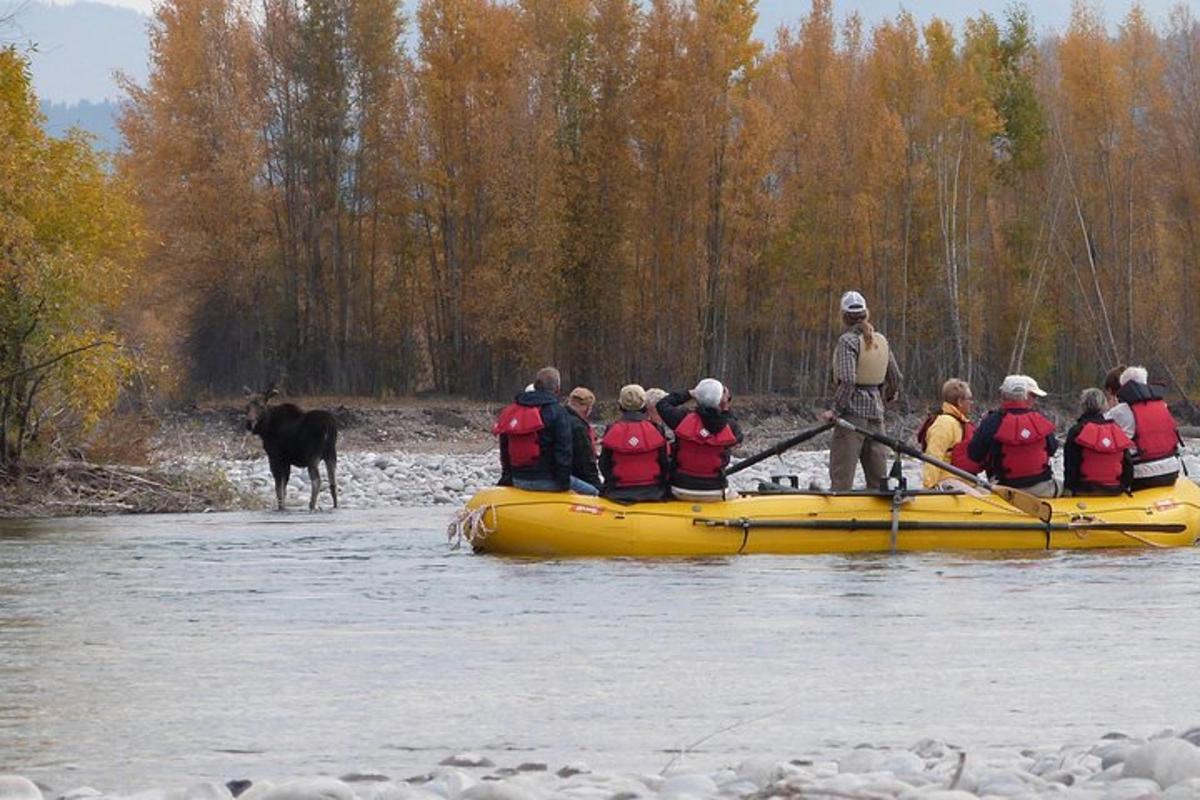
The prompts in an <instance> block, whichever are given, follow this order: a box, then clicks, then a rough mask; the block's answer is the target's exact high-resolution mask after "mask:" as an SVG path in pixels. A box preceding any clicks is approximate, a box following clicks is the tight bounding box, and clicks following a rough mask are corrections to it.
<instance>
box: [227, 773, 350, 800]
mask: <svg viewBox="0 0 1200 800" xmlns="http://www.w3.org/2000/svg"><path fill="white" fill-rule="evenodd" d="M245 796H246V795H242V797H243V798H245ZM261 800H356V798H355V797H354V791H353V790H352V789H351V788H350V787H349V786H347V785H346V784H344V783H342V782H341V781H339V780H338V779H336V778H301V779H299V780H293V781H287V782H285V783H281V784H279V785H278V786H275V787H273V788H271V789H270V790H269V791H267V792H265V793H263V795H262V796H261Z"/></svg>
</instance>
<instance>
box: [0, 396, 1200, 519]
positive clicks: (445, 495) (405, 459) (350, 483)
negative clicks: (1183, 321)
mask: <svg viewBox="0 0 1200 800" xmlns="http://www.w3.org/2000/svg"><path fill="white" fill-rule="evenodd" d="M297 402H298V404H299V405H301V407H303V408H319V407H325V408H328V409H329V410H330V411H331V412H332V413H333V414H334V416H335V417H336V418H337V420H338V425H339V434H338V492H339V501H340V502H339V505H341V506H344V507H347V508H380V507H392V506H416V505H435V506H441V505H445V506H455V505H460V504H462V503H463V502H465V501H466V499H467V498H469V497H470V496H471V494H473V493H474V492H475V491H477V490H478V489H480V488H483V487H485V486H490V485H493V484H494V483H495V481H496V479H497V478H498V476H499V471H500V469H499V456H498V450H497V447H496V443H495V439H494V438H493V437H492V435H491V424H492V420H493V419H494V416H495V414H496V413H497V411H498V410H499V408H500V404H499V403H483V402H468V401H451V400H433V401H417V400H410V401H402V402H398V403H383V402H375V401H363V402H351V401H348V400H344V399H342V400H338V399H333V400H328V401H326V402H324V403H322V402H321V401H320V400H307V401H306V400H305V399H304V398H300V399H299V400H298V401H297ZM735 410H736V411H737V413H738V416H739V420H740V421H741V423H742V426H743V431H744V433H745V441H744V442H743V444H742V446H741V447H739V448H738V449H737V450H736V451H735V460H736V459H739V458H745V457H747V456H749V455H752V454H754V453H757V452H760V451H762V450H764V449H766V448H767V447H770V446H771V445H772V444H774V443H776V442H778V441H780V440H782V439H785V438H787V437H789V436H791V435H793V434H794V433H796V432H797V431H800V430H804V429H805V428H809V427H812V426H814V425H816V424H819V423H818V414H819V413H820V411H821V406H820V405H819V404H816V403H812V402H806V401H799V400H791V399H787V398H775V397H761V398H754V397H751V398H745V399H742V400H740V401H739V402H738V403H737V404H736V405H735ZM242 411H243V408H242V406H240V405H238V404H235V403H232V402H223V403H211V404H203V405H199V406H194V407H192V408H190V409H186V410H171V411H167V412H164V413H162V414H160V415H159V416H158V417H156V418H154V419H153V420H151V421H149V422H147V423H145V424H146V425H151V426H152V427H153V430H151V431H148V432H147V433H146V436H145V441H146V443H145V452H144V458H143V459H142V463H134V464H114V463H92V462H90V461H88V460H86V458H85V459H77V460H68V459H59V460H55V461H51V462H48V463H42V464H33V465H30V466H27V467H25V468H24V469H23V470H22V471H21V474H20V475H19V476H18V477H17V478H16V479H15V480H13V479H9V480H7V481H5V482H3V483H0V518H7V519H38V518H54V517H69V516H80V515H92V514H98V515H110V514H142V513H186V512H207V511H249V510H265V509H270V508H273V507H274V488H273V481H272V478H271V474H270V469H269V467H268V465H267V460H266V454H265V453H264V452H263V449H262V443H261V440H260V439H259V438H258V437H257V436H254V435H252V434H250V433H249V432H247V431H246V430H245V427H244V421H243V416H242ZM1047 412H1048V416H1050V417H1051V418H1052V419H1054V420H1055V422H1056V423H1057V424H1058V426H1059V427H1060V428H1062V429H1065V427H1066V425H1067V424H1069V420H1070V417H1068V416H1067V415H1066V414H1065V413H1064V412H1062V411H1061V410H1057V409H1054V408H1049V409H1047ZM616 417H617V409H616V404H615V403H614V402H612V401H601V402H600V403H598V404H597V408H596V411H595V412H594V413H593V421H594V422H595V423H596V424H598V425H603V424H605V423H606V422H609V421H612V420H613V419H615V418H616ZM923 419H924V412H923V411H921V412H918V413H905V414H896V415H889V419H888V421H887V428H888V430H889V431H890V432H892V433H893V434H894V435H899V436H900V437H902V438H904V439H906V440H912V438H913V431H915V430H916V428H917V427H918V426H919V425H920V424H921V421H922V420H923ZM1181 430H1183V431H1184V432H1185V433H1187V434H1197V435H1200V428H1189V427H1186V426H1185V427H1182V428H1181ZM830 435H831V434H829V433H824V434H821V435H820V436H817V437H815V438H814V439H813V440H811V441H810V442H806V443H805V444H804V445H802V446H800V447H798V448H796V449H795V450H792V451H789V452H787V453H785V454H784V455H783V456H782V457H776V458H772V459H768V460H766V461H764V462H762V463H761V464H759V465H757V466H755V467H752V468H750V469H748V470H745V471H743V472H741V473H739V474H737V475H736V476H733V477H732V478H731V485H732V486H733V487H734V488H738V489H753V488H756V487H757V485H758V482H759V481H760V480H768V479H769V478H770V476H771V475H774V474H795V475H797V476H798V477H799V479H800V484H801V485H802V486H808V487H812V488H827V487H828V474H827V463H828V442H829V438H830ZM1185 445H1186V446H1185V454H1186V455H1185V460H1186V463H1187V465H1188V467H1189V470H1190V471H1191V474H1193V475H1197V476H1200V441H1196V440H1189V441H1187V442H1185ZM84 455H85V456H86V451H85V452H84ZM1055 467H1056V472H1057V473H1058V474H1059V475H1061V471H1062V467H1061V450H1060V455H1059V456H1057V457H1056V459H1055ZM920 470H921V465H920V464H919V463H918V462H916V461H915V460H913V459H907V460H906V461H905V474H906V476H907V477H908V480H909V484H910V485H919V483H920ZM321 479H322V484H323V485H322V489H321V493H320V495H319V498H318V505H319V507H321V508H325V509H328V508H332V498H331V496H330V494H329V491H328V486H327V479H326V475H325V470H324V467H322V468H321ZM308 494H309V483H308V475H307V472H306V470H304V469H298V468H293V469H292V475H291V480H290V481H289V483H288V494H287V501H286V502H287V508H288V510H295V511H300V510H303V511H307V504H308Z"/></svg>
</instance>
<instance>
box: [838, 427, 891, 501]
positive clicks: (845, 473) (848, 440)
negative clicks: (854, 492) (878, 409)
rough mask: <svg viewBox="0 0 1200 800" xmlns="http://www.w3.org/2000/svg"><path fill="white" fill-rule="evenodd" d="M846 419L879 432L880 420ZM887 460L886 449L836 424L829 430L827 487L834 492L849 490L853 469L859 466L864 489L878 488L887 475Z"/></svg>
mask: <svg viewBox="0 0 1200 800" xmlns="http://www.w3.org/2000/svg"><path fill="white" fill-rule="evenodd" d="M846 420H847V421H848V422H853V423H854V424H855V425H857V426H858V427H860V428H867V429H869V430H873V431H878V432H879V433H883V422H882V421H880V420H877V419H863V418H862V417H850V416H847V417H846ZM887 459H888V449H887V447H885V446H884V445H882V444H880V443H879V442H877V441H875V440H874V439H871V438H869V437H867V436H863V435H862V434H861V433H857V432H855V431H851V430H847V429H845V428H843V427H841V426H840V425H839V426H838V427H836V428H834V429H833V442H832V443H831V444H830V445H829V488H830V489H832V490H833V491H835V492H846V491H849V490H850V489H851V487H853V486H854V468H855V467H856V466H857V465H858V464H860V463H861V464H862V468H863V475H864V476H865V477H866V479H867V488H868V489H878V488H879V482H880V481H882V480H883V478H884V477H885V476H886V475H887Z"/></svg>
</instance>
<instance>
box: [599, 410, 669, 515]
mask: <svg viewBox="0 0 1200 800" xmlns="http://www.w3.org/2000/svg"><path fill="white" fill-rule="evenodd" d="M621 419H622V420H624V421H626V422H644V421H645V420H646V414H645V412H642V411H623V412H621ZM654 427H655V428H658V432H659V433H661V434H662V435H663V438H664V439H666V435H667V434H666V432H665V431H663V429H662V426H661V425H655V426H654ZM668 449H669V448H668V445H667V444H666V443H665V442H664V443H663V446H662V447H660V448H658V470H659V474H660V475H662V480H661V481H659V485H657V486H624V487H618V486H617V481H616V478H615V477H614V476H613V454H612V450H609V449H608V448H607V447H601V448H600V472H601V473H602V474H603V475H604V490H603V491H601V492H600V494H602V495H604V496H605V497H607V498H608V499H610V500H615V501H617V502H618V503H637V502H642V501H647V500H662V499H663V498H664V497H666V494H667V476H668V475H670V474H671V460H670V458H669V457H668V455H667V450H668Z"/></svg>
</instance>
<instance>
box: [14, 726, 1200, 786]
mask: <svg viewBox="0 0 1200 800" xmlns="http://www.w3.org/2000/svg"><path fill="white" fill-rule="evenodd" d="M1196 742H1200V728H1196V727H1193V728H1186V729H1180V730H1166V731H1162V732H1160V733H1157V734H1155V735H1154V736H1151V737H1149V738H1136V737H1130V736H1127V735H1125V734H1123V733H1108V734H1105V735H1104V736H1102V737H1101V738H1100V739H1099V740H1097V741H1094V742H1090V743H1084V744H1066V745H1057V746H1051V747H1029V748H1026V749H1021V750H1017V751H1008V752H998V753H986V754H984V753H973V752H966V751H964V750H961V749H959V748H957V747H955V746H954V745H953V744H949V743H945V742H939V741H935V740H931V739H923V740H921V741H919V742H917V743H916V744H914V745H913V746H912V747H910V748H907V749H878V748H875V747H872V746H870V745H860V746H858V747H856V748H854V749H852V750H849V751H845V752H842V753H840V754H835V756H834V757H833V758H829V757H824V758H815V757H806V756H804V755H802V754H800V755H798V757H796V758H793V759H790V760H786V761H777V760H775V759H771V758H767V757H756V758H749V759H746V760H744V761H742V762H741V763H738V764H736V765H730V766H727V767H723V768H720V769H717V770H713V771H694V770H690V769H688V768H687V767H686V760H687V759H686V756H685V754H681V755H683V756H684V757H682V758H676V759H672V761H671V763H669V764H668V765H667V766H666V767H665V768H664V769H663V771H662V772H661V773H657V774H619V773H611V772H601V771H593V770H591V769H589V768H588V766H587V765H586V764H583V763H580V762H576V763H570V764H565V765H561V766H559V765H548V764H543V763H522V764H515V765H511V766H510V765H499V766H498V765H497V764H495V763H493V762H492V761H491V760H489V759H487V758H484V757H482V756H479V755H475V754H471V753H461V754H458V755H454V756H450V757H448V758H446V759H444V760H443V761H442V762H441V764H439V765H438V766H437V767H435V768H433V769H431V770H430V771H428V772H425V773H422V774H419V775H414V776H410V777H406V778H400V777H392V776H389V775H387V774H385V773H383V772H374V771H372V772H366V773H350V774H346V775H343V776H341V777H340V778H333V777H316V778H295V779H285V780H281V781H279V782H274V781H270V780H265V779H260V778H257V777H247V778H243V779H237V780H231V781H228V782H226V783H220V782H212V783H201V784H197V785H194V786H190V787H169V788H158V789H150V790H143V791H139V792H137V793H136V794H132V795H129V794H123V793H121V792H111V793H110V792H102V791H99V790H97V789H94V788H92V787H90V786H77V787H73V788H67V787H51V786H41V785H38V784H35V783H34V782H32V781H30V780H28V779H26V778H23V777H21V776H19V775H0V800H51V799H52V798H57V800H101V799H102V798H113V800H116V798H122V797H133V798H137V800H233V798H235V797H236V798H239V800H547V799H548V798H571V799H573V800H636V799H637V798H672V799H673V800H684V799H685V798H755V800H765V799H766V798H820V799H821V800H829V799H832V800H974V798H1011V799H1012V800H1017V799H1018V798H1021V799H1024V798H1063V799H1064V800H1065V799H1067V798H1069V799H1070V800H1197V799H1198V798H1200V747H1197V746H1196V744H1195V743H1196Z"/></svg>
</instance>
